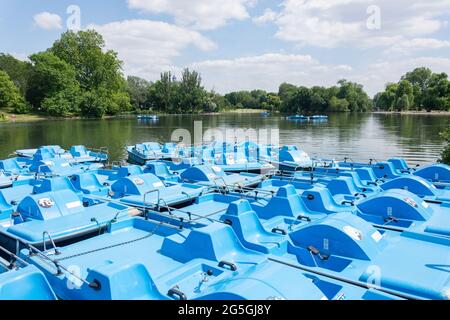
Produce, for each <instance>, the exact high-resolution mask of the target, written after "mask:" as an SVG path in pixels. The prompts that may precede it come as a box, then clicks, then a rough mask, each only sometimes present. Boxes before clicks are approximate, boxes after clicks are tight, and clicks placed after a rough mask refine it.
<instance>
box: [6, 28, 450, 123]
mask: <svg viewBox="0 0 450 320" xmlns="http://www.w3.org/2000/svg"><path fill="white" fill-rule="evenodd" d="M422 109H426V110H445V111H448V110H449V109H450V82H449V81H448V77H447V75H446V74H445V73H439V74H435V73H433V72H432V71H431V70H429V69H426V68H418V69H416V70H414V71H412V72H410V73H407V74H406V75H405V76H403V77H402V79H401V80H400V81H399V82H398V83H395V84H393V83H390V84H388V85H387V86H386V90H385V91H383V92H380V93H379V94H377V95H376V96H375V98H374V99H373V100H372V99H371V98H370V97H369V96H368V95H367V93H366V92H365V91H364V88H363V86H362V85H360V84H358V83H354V82H351V81H347V80H345V79H344V80H340V81H339V82H338V83H337V85H335V86H332V87H328V88H325V87H320V86H314V87H312V88H307V87H304V86H296V85H293V84H289V83H283V84H281V85H280V86H279V90H278V92H266V91H264V90H252V91H237V92H230V93H227V94H225V95H222V94H219V93H217V92H214V91H208V90H206V89H205V88H204V87H203V85H202V78H201V75H200V74H199V73H198V72H196V71H194V70H189V69H185V70H183V72H182V74H181V77H179V79H177V77H176V76H175V75H174V74H173V73H171V72H170V71H168V72H163V73H162V74H161V77H160V79H159V80H156V81H155V82H149V81H147V80H145V79H142V78H139V77H136V76H128V77H127V78H125V76H124V74H123V72H122V61H121V60H120V59H119V57H118V55H117V53H116V52H114V51H111V50H106V49H105V42H104V40H103V38H102V36H101V35H100V34H99V33H97V32H96V31H93V30H88V31H79V32H72V31H68V32H65V33H63V34H62V35H61V37H60V39H58V40H57V41H55V42H54V44H53V45H52V46H51V47H50V48H49V49H47V50H46V51H44V52H39V53H35V54H32V55H30V56H29V59H28V60H27V61H21V60H18V59H16V58H14V57H13V56H11V55H8V54H0V114H3V116H0V120H1V119H2V118H6V115H8V114H24V115H28V114H30V115H33V116H51V117H79V116H86V117H103V116H106V115H116V114H119V113H125V112H139V113H140V112H152V113H153V112H155V113H211V112H222V111H230V110H269V111H271V112H282V113H287V114H292V113H305V114H311V113H326V112H367V111H372V110H381V111H408V110H422Z"/></svg>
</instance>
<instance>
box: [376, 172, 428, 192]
mask: <svg viewBox="0 0 450 320" xmlns="http://www.w3.org/2000/svg"><path fill="white" fill-rule="evenodd" d="M380 187H381V188H382V189H383V190H391V189H404V190H408V191H410V192H412V193H414V194H416V195H419V196H421V197H425V196H436V191H437V189H436V187H435V186H434V185H433V184H432V183H431V182H429V181H428V180H425V179H423V178H421V177H417V176H413V175H409V176H406V177H400V178H396V179H392V180H389V181H387V182H385V183H383V184H382V185H381V186H380Z"/></svg>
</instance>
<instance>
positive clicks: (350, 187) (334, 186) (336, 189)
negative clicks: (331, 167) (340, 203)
mask: <svg viewBox="0 0 450 320" xmlns="http://www.w3.org/2000/svg"><path fill="white" fill-rule="evenodd" d="M327 188H328V189H329V190H330V192H331V194H332V195H333V196H334V195H337V194H345V195H352V196H353V195H355V194H357V193H358V189H357V187H356V185H355V183H354V182H353V179H352V178H351V177H337V178H334V179H332V180H331V181H330V182H329V183H328V184H327Z"/></svg>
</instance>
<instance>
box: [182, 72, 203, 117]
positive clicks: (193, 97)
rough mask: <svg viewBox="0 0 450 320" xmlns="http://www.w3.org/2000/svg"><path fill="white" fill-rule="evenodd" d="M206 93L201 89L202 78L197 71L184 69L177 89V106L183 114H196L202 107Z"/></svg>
mask: <svg viewBox="0 0 450 320" xmlns="http://www.w3.org/2000/svg"><path fill="white" fill-rule="evenodd" d="M205 98H206V92H205V90H204V89H203V87H202V78H201V76H200V74H199V73H198V72H197V71H190V70H189V69H184V70H183V73H182V76H181V81H180V88H179V99H180V100H179V104H180V106H181V108H182V111H183V112H191V113H198V112H200V111H201V110H202V109H201V108H202V106H204V103H205Z"/></svg>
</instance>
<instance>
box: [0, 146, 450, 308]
mask: <svg viewBox="0 0 450 320" xmlns="http://www.w3.org/2000/svg"><path fill="white" fill-rule="evenodd" d="M126 151H127V153H128V163H124V164H121V165H110V164H109V159H108V151H107V149H105V148H103V149H99V150H90V149H87V148H86V147H84V146H73V147H71V148H70V149H69V150H64V149H63V148H61V147H59V146H43V147H40V148H37V149H27V150H17V151H16V157H14V158H9V159H5V160H2V161H0V170H1V173H0V270H1V271H0V299H19V300H20V299H23V300H26V299H57V298H58V299H68V300H71V299H81V300H84V299H105V300H110V299H160V300H162V299H172V300H185V299H252V300H255V299H258V300H259V299H262V300H264V299H288V300H293V299H312V300H320V299H329V300H344V299H349V300H375V299H394V300H397V299H449V298H450V276H449V273H448V266H449V265H450V250H449V248H450V219H449V215H450V167H448V166H446V165H442V164H435V165H429V166H424V167H410V166H408V164H407V163H406V161H405V160H403V159H400V158H393V159H389V160H387V161H375V160H370V161H367V162H354V161H349V160H348V159H344V160H343V161H336V160H335V159H318V158H312V157H310V156H309V155H308V154H307V153H306V152H304V151H302V150H300V149H298V147H296V146H281V147H280V146H274V145H258V144H256V143H253V142H250V141H246V142H242V143H228V142H217V141H216V142H214V143H210V144H203V145H198V146H182V145H177V144H174V143H165V144H159V143H156V142H146V143H139V144H136V145H134V146H128V147H126Z"/></svg>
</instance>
